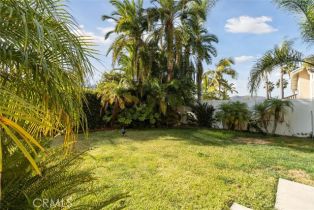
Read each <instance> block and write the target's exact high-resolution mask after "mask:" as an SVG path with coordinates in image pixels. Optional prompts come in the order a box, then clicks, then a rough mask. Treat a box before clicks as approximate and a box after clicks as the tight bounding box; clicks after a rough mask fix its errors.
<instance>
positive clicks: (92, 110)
mask: <svg viewBox="0 0 314 210" xmlns="http://www.w3.org/2000/svg"><path fill="white" fill-rule="evenodd" d="M84 95H85V103H84V104H83V110H84V113H85V116H86V121H87V126H88V129H90V130H94V129H98V128H102V127H103V126H104V121H103V117H104V111H103V107H102V106H101V101H100V99H99V97H98V96H97V93H96V92H95V91H93V90H87V91H85V94H84ZM81 129H82V130H83V129H84V127H82V128H81Z"/></svg>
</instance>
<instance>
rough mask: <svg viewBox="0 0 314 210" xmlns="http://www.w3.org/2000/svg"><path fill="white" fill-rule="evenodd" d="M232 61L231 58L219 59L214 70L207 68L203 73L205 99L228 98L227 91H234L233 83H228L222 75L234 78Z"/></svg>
mask: <svg viewBox="0 0 314 210" xmlns="http://www.w3.org/2000/svg"><path fill="white" fill-rule="evenodd" d="M233 64H234V61H233V60H232V59H231V58H224V59H221V60H220V61H219V62H218V64H217V65H216V68H215V70H209V71H207V72H206V73H204V75H203V89H204V98H205V99H228V98H229V93H231V94H232V93H236V92H237V91H236V89H235V88H234V84H233V83H229V82H228V80H227V79H225V78H224V75H228V76H231V78H233V79H235V78H236V77H237V72H236V70H234V69H233V68H232V65H233Z"/></svg>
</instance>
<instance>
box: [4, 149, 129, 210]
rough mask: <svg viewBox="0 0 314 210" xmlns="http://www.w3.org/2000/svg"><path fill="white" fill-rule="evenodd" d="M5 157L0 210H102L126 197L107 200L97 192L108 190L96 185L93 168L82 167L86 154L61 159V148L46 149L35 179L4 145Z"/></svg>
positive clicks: (19, 159)
mask: <svg viewBox="0 0 314 210" xmlns="http://www.w3.org/2000/svg"><path fill="white" fill-rule="evenodd" d="M3 149H4V150H3V152H4V153H5V154H8V155H6V156H5V159H4V160H3V161H4V162H5V170H4V173H3V180H4V182H5V183H6V184H5V185H4V186H3V195H4V196H3V199H2V200H1V201H0V206H1V209H3V210H9V209H82V208H84V209H101V208H104V207H105V206H108V205H110V204H113V203H115V202H116V201H118V200H121V199H123V198H125V197H127V194H124V193H117V195H116V196H113V197H107V196H106V195H105V194H103V195H101V194H100V193H99V192H101V191H103V190H106V189H108V187H107V186H99V185H98V184H97V185H96V181H97V178H96V177H95V176H94V175H93V173H92V172H91V171H92V170H93V169H94V167H93V166H86V167H85V166H83V165H82V164H81V163H82V161H83V155H84V154H85V153H72V154H69V155H67V156H64V155H63V151H62V149H60V148H57V149H56V148H55V149H53V150H52V149H49V154H48V155H45V157H44V158H43V157H42V156H39V157H38V159H40V160H38V166H39V169H40V171H41V172H42V175H41V176H34V175H33V173H32V171H30V170H29V166H28V163H27V161H26V160H25V159H24V158H23V157H22V156H21V155H20V153H19V152H17V150H16V147H15V146H14V145H12V144H10V143H8V144H6V145H4V148H3Z"/></svg>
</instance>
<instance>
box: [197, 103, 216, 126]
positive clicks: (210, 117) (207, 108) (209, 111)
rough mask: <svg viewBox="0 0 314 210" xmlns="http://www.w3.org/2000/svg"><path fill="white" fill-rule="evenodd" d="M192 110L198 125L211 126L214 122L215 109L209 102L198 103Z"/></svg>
mask: <svg viewBox="0 0 314 210" xmlns="http://www.w3.org/2000/svg"><path fill="white" fill-rule="evenodd" d="M192 112H193V113H194V114H195V116H196V121H197V123H198V125H200V126H204V127H208V128H211V127H212V126H213V123H214V121H215V120H214V112H215V109H214V107H213V106H212V105H209V104H208V103H197V104H196V105H194V106H193V107H192Z"/></svg>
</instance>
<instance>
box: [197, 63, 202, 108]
mask: <svg viewBox="0 0 314 210" xmlns="http://www.w3.org/2000/svg"><path fill="white" fill-rule="evenodd" d="M202 76H203V65H202V61H201V59H200V58H198V59H197V100H198V102H201V100H202Z"/></svg>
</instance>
